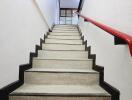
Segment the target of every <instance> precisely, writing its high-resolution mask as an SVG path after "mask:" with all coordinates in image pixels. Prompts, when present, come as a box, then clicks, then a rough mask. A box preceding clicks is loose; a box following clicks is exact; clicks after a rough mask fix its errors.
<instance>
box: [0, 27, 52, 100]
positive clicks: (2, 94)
mask: <svg viewBox="0 0 132 100" xmlns="http://www.w3.org/2000/svg"><path fill="white" fill-rule="evenodd" d="M53 27H54V25H53ZM53 27H52V29H53ZM49 32H50V29H49ZM49 32H47V34H46V35H44V39H40V45H36V46H35V52H31V53H30V57H29V63H28V64H23V65H20V66H19V80H17V81H15V82H13V83H11V84H9V85H7V86H5V87H3V88H2V89H0V100H9V94H10V93H11V92H13V91H14V90H16V89H17V88H19V87H20V86H21V85H23V84H24V72H25V71H26V70H28V69H30V68H32V61H33V57H37V56H38V50H42V44H43V43H45V39H46V38H47V35H48V34H49Z"/></svg>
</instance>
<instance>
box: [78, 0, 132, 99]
mask: <svg viewBox="0 0 132 100" xmlns="http://www.w3.org/2000/svg"><path fill="white" fill-rule="evenodd" d="M82 14H83V15H85V16H87V17H90V18H92V19H94V20H96V21H98V22H101V23H103V24H106V25H108V26H111V27H113V28H115V29H118V30H120V31H122V32H126V33H128V34H130V35H132V22H131V21H132V1H131V0H85V2H84V7H83V9H82ZM79 25H80V27H81V29H82V32H83V34H84V35H85V39H87V40H88V46H89V45H91V46H92V53H93V54H97V61H96V63H97V65H101V66H104V68H105V75H104V76H105V81H106V82H108V83H109V84H111V85H113V86H114V87H116V88H117V89H119V90H120V92H121V100H131V99H132V86H131V85H132V57H131V56H130V53H129V48H128V46H127V45H117V46H116V45H114V38H113V36H111V35H109V34H108V33H107V32H104V31H103V30H101V29H100V28H98V27H96V26H95V25H92V24H90V23H84V21H83V19H80V21H79Z"/></svg>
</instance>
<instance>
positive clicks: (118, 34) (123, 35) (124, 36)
mask: <svg viewBox="0 0 132 100" xmlns="http://www.w3.org/2000/svg"><path fill="white" fill-rule="evenodd" d="M76 14H77V15H79V16H80V17H82V18H84V19H85V20H86V21H88V22H90V23H92V24H94V25H96V26H98V27H99V28H101V29H103V30H104V31H106V32H108V33H110V34H112V35H114V36H116V37H118V38H120V39H122V40H124V41H125V42H126V43H127V44H128V45H129V49H130V54H131V56H132V36H130V35H128V34H126V33H123V32H120V31H118V30H116V29H113V28H111V27H109V26H106V25H104V24H101V23H99V22H96V21H94V20H92V19H90V18H88V17H85V16H84V15H81V14H80V13H78V12H76Z"/></svg>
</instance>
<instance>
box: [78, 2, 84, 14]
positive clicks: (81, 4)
mask: <svg viewBox="0 0 132 100" xmlns="http://www.w3.org/2000/svg"><path fill="white" fill-rule="evenodd" d="M83 4H84V0H80V2H79V5H78V10H77V12H80V11H81V10H82V7H83Z"/></svg>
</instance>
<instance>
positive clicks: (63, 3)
mask: <svg viewBox="0 0 132 100" xmlns="http://www.w3.org/2000/svg"><path fill="white" fill-rule="evenodd" d="M79 2H80V0H60V8H78V5H79Z"/></svg>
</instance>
